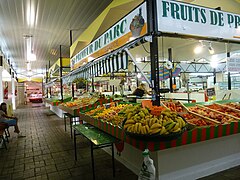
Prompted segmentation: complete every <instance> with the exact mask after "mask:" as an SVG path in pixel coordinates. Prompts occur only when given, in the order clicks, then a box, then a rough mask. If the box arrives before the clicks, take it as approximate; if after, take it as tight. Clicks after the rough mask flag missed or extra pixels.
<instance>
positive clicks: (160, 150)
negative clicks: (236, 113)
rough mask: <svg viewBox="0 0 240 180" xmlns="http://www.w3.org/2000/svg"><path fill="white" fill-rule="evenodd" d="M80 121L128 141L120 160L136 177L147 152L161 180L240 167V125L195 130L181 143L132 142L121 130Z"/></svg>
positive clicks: (184, 134) (183, 136) (108, 125)
mask: <svg viewBox="0 0 240 180" xmlns="http://www.w3.org/2000/svg"><path fill="white" fill-rule="evenodd" d="M79 117H80V119H82V120H84V121H86V122H88V123H89V124H91V125H93V126H96V127H98V128H99V129H101V130H103V131H104V132H106V133H108V134H110V135H112V136H114V137H116V138H118V139H120V140H122V141H124V142H125V144H124V150H123V152H122V154H121V157H117V159H118V160H119V161H120V162H122V163H123V164H124V165H125V166H127V167H128V168H129V169H131V170H132V171H133V172H135V173H136V174H138V173H139V171H140V167H141V164H142V159H143V158H142V155H141V153H142V151H143V150H144V149H146V148H148V149H149V150H150V151H152V152H151V157H152V158H153V160H154V165H155V167H156V172H157V175H158V179H171V180H172V179H196V178H200V177H204V176H207V175H210V174H213V173H216V172H218V171H222V170H224V169H227V168H230V167H234V166H236V165H240V158H239V155H240V142H239V138H240V134H239V132H240V122H232V123H230V124H224V125H218V126H206V127H202V128H195V129H193V130H190V131H186V132H184V133H183V134H182V135H181V136H180V137H179V138H177V139H174V140H169V141H160V140H157V139H155V140H151V139H149V140H142V139H136V138H132V137H129V136H128V135H126V134H125V133H124V131H123V130H122V128H121V127H118V126H113V125H111V124H109V123H106V122H103V121H101V120H97V119H94V118H92V117H89V116H87V115H85V114H82V113H81V114H80V115H79ZM226 147H227V148H226ZM105 150H106V151H107V152H108V153H111V151H110V149H105Z"/></svg>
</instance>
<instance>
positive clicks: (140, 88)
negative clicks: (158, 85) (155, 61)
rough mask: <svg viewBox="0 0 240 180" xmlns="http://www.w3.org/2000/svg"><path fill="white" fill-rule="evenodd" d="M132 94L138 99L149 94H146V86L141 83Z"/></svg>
mask: <svg viewBox="0 0 240 180" xmlns="http://www.w3.org/2000/svg"><path fill="white" fill-rule="evenodd" d="M132 94H133V95H136V96H139V97H143V95H144V94H150V93H148V91H147V90H146V85H145V84H143V83H141V84H140V86H138V87H137V88H136V89H135V91H134V92H133V93H132Z"/></svg>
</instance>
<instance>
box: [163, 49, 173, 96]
mask: <svg viewBox="0 0 240 180" xmlns="http://www.w3.org/2000/svg"><path fill="white" fill-rule="evenodd" d="M168 60H169V61H170V62H171V63H172V48H168ZM163 73H164V71H163ZM163 76H164V75H163ZM169 84H170V92H171V93H172V92H173V81H172V68H170V69H169Z"/></svg>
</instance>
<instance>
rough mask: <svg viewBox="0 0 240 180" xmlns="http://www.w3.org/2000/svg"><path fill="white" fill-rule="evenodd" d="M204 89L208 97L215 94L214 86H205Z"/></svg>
mask: <svg viewBox="0 0 240 180" xmlns="http://www.w3.org/2000/svg"><path fill="white" fill-rule="evenodd" d="M206 91H207V96H208V97H211V96H215V95H216V92H215V88H207V89H206Z"/></svg>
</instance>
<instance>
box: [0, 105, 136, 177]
mask: <svg viewBox="0 0 240 180" xmlns="http://www.w3.org/2000/svg"><path fill="white" fill-rule="evenodd" d="M16 115H17V116H18V118H19V121H20V122H19V125H20V129H21V131H22V132H23V134H25V135H26V136H27V137H26V138H17V137H16V135H15V134H14V133H13V128H10V133H11V137H10V143H9V144H8V150H5V149H1V150H0V180H8V179H19V180H20V179H56V180H59V179H64V180H65V179H80V180H88V179H92V168H91V156H90V145H89V143H88V141H87V140H86V139H84V138H81V137H80V136H79V137H78V138H77V140H78V142H79V143H78V161H77V162H75V161H74V149H73V141H72V139H71V138H70V131H69V126H68V131H67V132H65V131H64V123H63V120H61V119H60V118H58V117H57V116H55V115H52V114H51V113H49V111H48V109H47V108H44V107H42V106H41V105H40V104H35V105H34V106H31V105H28V108H26V107H21V108H19V109H17V111H16ZM94 157H95V175H96V179H102V180H108V179H113V177H112V168H111V167H112V163H111V156H110V155H108V154H107V153H106V152H105V151H103V150H101V149H98V150H94ZM115 162H116V178H114V179H117V180H122V179H124V180H128V179H129V180H135V179H137V176H136V175H135V174H134V173H132V172H131V171H130V170H128V169H127V168H126V167H125V166H124V165H122V164H121V163H119V162H117V161H115Z"/></svg>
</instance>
